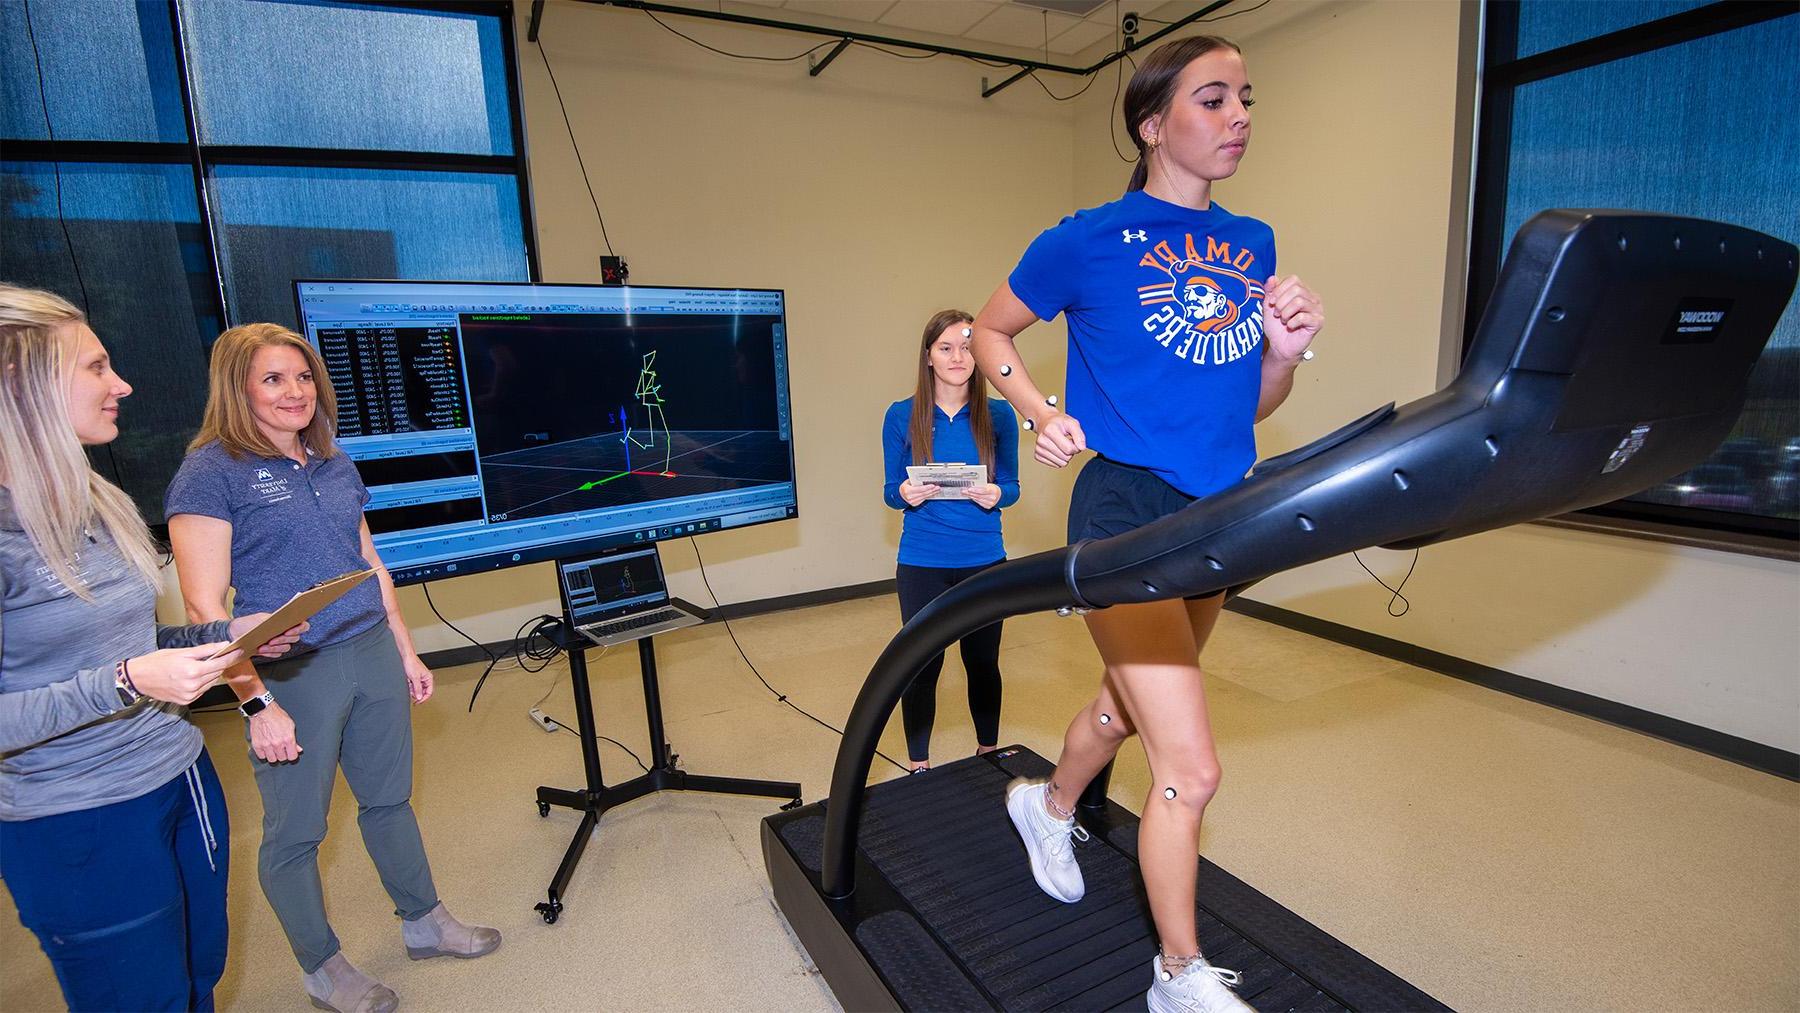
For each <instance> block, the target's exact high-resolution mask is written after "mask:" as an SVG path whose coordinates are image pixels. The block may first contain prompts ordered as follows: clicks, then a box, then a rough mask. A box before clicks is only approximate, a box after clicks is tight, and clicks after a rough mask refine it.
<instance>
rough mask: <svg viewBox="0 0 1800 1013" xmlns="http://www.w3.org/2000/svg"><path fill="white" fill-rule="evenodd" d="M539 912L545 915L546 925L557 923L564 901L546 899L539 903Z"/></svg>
mask: <svg viewBox="0 0 1800 1013" xmlns="http://www.w3.org/2000/svg"><path fill="white" fill-rule="evenodd" d="M537 912H538V914H541V915H543V916H544V924H545V925H555V924H556V919H557V916H558V915H561V914H562V902H561V901H554V900H552V901H545V902H543V903H541V904H539V905H537Z"/></svg>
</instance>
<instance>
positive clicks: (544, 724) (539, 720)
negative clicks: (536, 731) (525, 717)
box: [531, 707, 556, 732]
mask: <svg viewBox="0 0 1800 1013" xmlns="http://www.w3.org/2000/svg"><path fill="white" fill-rule="evenodd" d="M531 723H532V724H534V725H537V726H538V727H539V728H542V729H543V730H544V731H547V732H554V731H556V723H555V722H553V721H551V720H550V718H549V716H548V715H546V714H545V713H544V712H543V711H541V710H539V709H538V708H536V707H533V708H531Z"/></svg>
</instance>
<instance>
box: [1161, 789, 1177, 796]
mask: <svg viewBox="0 0 1800 1013" xmlns="http://www.w3.org/2000/svg"><path fill="white" fill-rule="evenodd" d="M1174 797H1175V789H1173V788H1164V789H1163V798H1174Z"/></svg>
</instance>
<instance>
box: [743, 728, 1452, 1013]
mask: <svg viewBox="0 0 1800 1013" xmlns="http://www.w3.org/2000/svg"><path fill="white" fill-rule="evenodd" d="M1050 770H1051V764H1050V762H1049V761H1047V760H1045V759H1044V758H1043V757H1040V756H1038V755H1037V754H1036V753H1033V752H1031V751H1030V750H1027V749H1024V748H1022V747H1009V748H1006V749H1002V750H1000V751H999V752H996V753H992V754H989V755H988V756H982V757H970V758H968V759H964V760H959V761H956V762H954V763H950V764H947V765H945V766H942V767H937V768H934V769H933V770H932V771H931V773H930V774H926V775H920V776H916V777H903V778H899V779H896V780H893V781H887V782H884V783H882V784H878V785H874V786H872V787H871V788H870V789H869V793H868V801H867V809H866V810H865V813H864V817H863V829H862V835H861V838H860V842H861V850H862V852H863V856H864V857H865V858H866V859H867V860H868V862H869V863H870V866H871V867H872V868H873V869H874V870H875V871H876V872H878V873H879V875H880V877H881V879H883V880H884V881H885V883H886V885H887V886H888V887H890V888H891V889H892V891H893V892H894V893H895V894H897V895H898V897H899V898H900V899H901V900H902V901H903V902H904V906H905V907H909V908H910V909H911V911H912V913H913V914H914V915H916V918H917V920H916V921H915V920H914V918H913V917H912V916H909V914H908V913H907V912H906V911H905V910H904V908H898V907H897V908H896V909H895V910H892V911H888V912H884V913H883V914H881V915H877V916H876V917H873V918H869V919H866V920H864V921H862V922H861V923H860V924H859V925H857V927H856V930H855V935H856V943H857V945H858V947H859V948H860V949H861V950H862V951H863V952H864V954H865V955H866V957H867V959H868V960H869V962H870V963H871V964H872V965H873V966H874V967H875V969H876V970H877V971H878V972H879V973H880V974H881V977H882V978H884V979H885V980H886V981H887V983H888V987H889V988H891V989H892V990H893V992H894V995H895V997H896V998H897V999H899V1000H900V1004H901V1005H902V1006H903V1007H904V1008H907V1009H915V1010H945V1009H1004V1010H1112V1009H1121V1010H1141V1009H1143V1008H1144V992H1145V989H1147V988H1148V987H1149V965H1150V959H1151V957H1152V956H1154V955H1155V953H1156V942H1155V935H1154V932H1153V930H1152V927H1151V922H1150V912H1149V908H1148V907H1147V906H1146V903H1145V900H1144V895H1143V891H1142V888H1141V887H1140V886H1139V878H1138V871H1137V826H1138V820H1137V817H1136V816H1134V815H1132V814H1131V813H1130V812H1129V811H1128V810H1126V809H1124V808H1123V807H1122V806H1119V805H1117V804H1114V803H1108V806H1107V810H1106V811H1105V812H1104V813H1101V814H1096V813H1092V812H1086V811H1084V812H1083V813H1082V816H1081V819H1082V823H1083V825H1084V826H1086V827H1087V828H1088V829H1089V830H1090V831H1091V832H1092V834H1093V836H1092V839H1091V840H1089V841H1087V842H1077V844H1076V849H1077V855H1078V856H1079V860H1080V862H1081V870H1082V874H1083V876H1084V878H1085V879H1086V881H1087V896H1086V897H1084V898H1083V899H1082V900H1081V902H1080V903H1077V904H1061V903H1058V902H1057V901H1055V900H1052V899H1051V898H1049V897H1047V896H1045V895H1044V893H1043V892H1042V891H1040V890H1039V889H1038V887H1037V884H1036V883H1034V882H1033V881H1032V878H1031V872H1030V870H1029V869H1028V868H1027V867H1026V864H1025V855H1024V850H1023V848H1021V846H1020V845H1019V840H1018V835H1017V834H1016V833H1015V832H1014V830H1013V827H1012V823H1011V822H1010V821H1009V820H1008V819H1007V816H1006V810H1005V807H1004V805H1003V802H1002V800H1003V798H1004V795H1005V789H1006V784H1007V782H1008V781H1010V780H1011V779H1012V778H1014V777H1044V776H1047V775H1048V774H1049V773H1050ZM823 805H824V803H815V804H814V805H810V806H807V807H805V808H803V809H798V810H795V811H793V812H789V813H781V814H779V815H777V816H772V817H770V819H769V822H770V823H771V824H772V825H773V829H775V830H776V832H777V834H778V835H779V836H780V838H781V839H782V841H783V842H784V843H785V844H786V845H787V848H788V849H789V851H790V852H791V853H792V855H793V856H794V858H795V859H797V860H798V862H799V863H800V864H802V865H804V866H806V867H807V868H808V869H809V870H816V869H817V867H818V866H817V862H818V847H819V844H818V841H819V837H820V834H821V830H822V823H823V811H822V806H823ZM1198 895H1199V904H1198V908H1199V910H1198V915H1199V928H1200V946H1201V949H1202V950H1203V951H1204V952H1205V953H1206V955H1207V959H1209V960H1210V961H1212V962H1213V963H1214V964H1216V965H1218V966H1220V967H1229V968H1234V969H1236V970H1237V971H1238V972H1239V973H1241V974H1242V975H1243V982H1242V984H1241V985H1240V986H1239V988H1238V994H1239V995H1241V996H1242V997H1243V998H1244V999H1245V1000H1246V1001H1248V1002H1249V1003H1250V1004H1251V1005H1253V1006H1255V1007H1256V1008H1257V1009H1258V1010H1260V1011H1264V1013H1268V1011H1273V1010H1342V1009H1370V1010H1402V1009H1403V1010H1426V1009H1431V1010H1441V1009H1447V1008H1448V1007H1446V1006H1444V1005H1443V1004H1442V1003H1440V1002H1438V1001H1437V1000H1435V999H1433V998H1432V997H1431V996H1429V995H1427V994H1425V993H1424V992H1422V991H1420V990H1419V989H1417V988H1414V987H1413V986H1412V985H1409V984H1407V983H1406V982H1405V981H1404V980H1402V979H1400V978H1399V977H1397V976H1396V975H1394V974H1393V973H1391V972H1389V971H1388V970H1386V969H1385V968H1383V967H1381V966H1380V965H1378V964H1376V963H1375V962H1374V961H1371V960H1369V959H1367V958H1366V957H1364V956H1362V955H1361V954H1359V953H1357V952H1356V951H1354V950H1352V949H1350V948H1349V947H1348V946H1345V945H1344V944H1343V943H1340V942H1338V941H1337V940H1336V939H1333V938H1332V937H1331V936H1329V935H1327V934H1326V933H1324V932H1322V931H1320V930H1319V929H1318V928H1316V927H1314V926H1313V925H1311V924H1309V923H1308V922H1306V921H1305V920H1304V919H1302V918H1301V917H1299V916H1298V915H1296V914H1294V913H1293V912H1291V911H1289V910H1287V909H1286V908H1284V907H1282V906H1281V905H1279V904H1277V903H1275V902H1274V901H1272V900H1270V899H1269V898H1267V897H1265V896H1263V895H1262V894H1260V893H1258V892H1257V891H1256V890H1255V889H1253V888H1251V887H1250V886H1248V885H1246V884H1245V883H1243V882H1242V881H1240V880H1239V879H1237V878H1236V877H1234V876H1232V875H1231V874H1230V873H1228V872H1226V871H1225V870H1223V869H1221V868H1219V867H1218V866H1216V865H1213V864H1212V863H1211V862H1208V861H1206V860H1205V859H1200V869H1199V889H1198ZM940 947H941V948H942V950H943V951H944V952H947V953H948V955H949V957H950V962H949V963H946V962H945V961H943V959H942V958H941V957H938V956H937V955H936V952H935V951H937V950H938V949H939V948H940ZM956 970H960V971H961V973H960V974H959V973H955V971H956ZM946 972H949V973H946Z"/></svg>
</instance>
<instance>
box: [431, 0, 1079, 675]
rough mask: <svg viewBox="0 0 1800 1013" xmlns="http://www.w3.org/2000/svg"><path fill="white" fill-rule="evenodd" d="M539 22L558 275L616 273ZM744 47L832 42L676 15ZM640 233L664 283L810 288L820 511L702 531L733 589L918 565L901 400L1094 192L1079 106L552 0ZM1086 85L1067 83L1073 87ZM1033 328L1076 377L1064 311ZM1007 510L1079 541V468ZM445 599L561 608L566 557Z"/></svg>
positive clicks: (726, 585) (798, 438) (799, 339)
mask: <svg viewBox="0 0 1800 1013" xmlns="http://www.w3.org/2000/svg"><path fill="white" fill-rule="evenodd" d="M528 6H529V5H521V6H520V11H519V14H520V19H519V24H518V29H519V30H518V39H519V44H520V53H521V58H520V63H521V74H522V77H523V97H524V108H525V118H526V130H527V133H528V135H529V142H530V153H531V172H532V186H533V191H534V194H535V198H536V211H537V225H538V238H539V253H540V256H541V257H542V264H543V276H544V280H545V281H551V282H557V281H564V282H592V281H596V280H598V277H597V276H598V273H599V263H598V257H599V256H600V254H601V253H603V252H605V251H604V247H603V245H602V242H601V235H600V229H599V227H598V225H597V224H596V221H595V218H594V212H593V207H592V205H591V204H590V202H589V199H588V195H587V191H586V189H585V187H584V186H583V184H582V179H581V174H580V171H579V169H578V168H577V166H576V162H575V159H574V155H573V150H572V148H571V146H570V141H569V134H568V131H567V129H566V128H565V127H564V125H563V120H562V116H561V113H560V112H559V111H558V109H557V105H556V99H555V95H554V94H553V93H552V90H551V86H550V79H549V78H548V77H547V76H546V74H545V71H544V62H543V60H542V59H541V58H540V57H539V55H538V52H537V49H536V47H535V46H533V45H531V44H529V43H527V42H526V41H525V38H524V31H525V16H526V13H527V10H528ZM667 20H670V21H671V23H673V24H676V25H677V26H678V27H680V28H681V29H682V30H683V31H686V32H688V33H689V34H692V35H694V36H696V37H698V38H701V39H704V40H705V41H706V42H708V43H710V44H712V45H716V46H720V47H723V48H727V49H733V50H735V51H738V52H749V53H765V54H789V53H795V52H799V51H801V50H803V49H805V48H806V47H807V45H809V44H810V43H809V42H808V41H807V40H804V39H802V38H800V37H797V36H789V35H781V34H776V33H772V32H767V31H762V30H757V29H738V28H734V27H732V26H727V25H721V24H715V23H706V22H697V21H691V20H682V19H680V18H672V19H667ZM541 38H542V41H543V44H544V48H545V50H547V52H548V54H549V58H550V64H551V67H552V68H553V69H554V70H555V73H556V80H557V83H558V84H559V85H560V87H561V91H562V96H563V99H564V101H565V102H566V103H567V106H568V111H569V119H570V121H571V122H572V123H573V125H574V132H575V138H576V140H577V142H578V143H579V144H580V150H581V157H582V159H583V160H584V161H585V163H586V166H587V172H588V175H589V177H590V179H591V180H592V182H593V186H594V191H595V193H596V194H597V195H598V197H599V200H600V206H601V209H602V210H603V211H604V212H605V214H606V226H607V230H608V232H609V233H610V235H611V237H612V243H613V246H614V248H615V249H617V250H618V251H619V252H620V253H622V254H624V255H625V257H626V258H627V259H628V261H629V262H630V265H631V280H632V281H633V282H636V283H642V284H693V285H745V286H768V287H777V288H784V289H786V290H787V297H788V323H789V330H790V334H791V343H790V363H789V368H790V371H791V377H792V393H793V406H794V425H795V448H796V456H797V459H798V460H797V463H798V469H799V488H800V500H801V501H800V518H799V520H798V521H797V522H788V523H778V524H769V525H764V526H762V527H758V528H753V529H746V530H743V531H735V532H723V533H720V534H715V535H709V536H707V537H706V538H704V539H701V540H700V550H701V552H702V553H704V555H705V558H706V563H707V574H708V576H709V577H710V578H711V582H712V586H713V588H714V589H715V590H717V591H718V593H719V596H720V598H722V599H723V600H725V601H726V602H734V601H744V600H752V599H761V598H770V597H775V596H779V595H786V594H793V593H798V592H804V591H813V590H819V589H825V588H835V587H842V586H845V585H851V584H858V583H863V582H867V581H874V580H881V579H884V578H889V577H892V576H893V565H894V553H895V550H896V548H897V546H898V543H899V515H898V514H896V513H894V512H893V511H891V510H888V509H887V508H886V507H885V506H883V505H882V502H881V489H880V485H881V480H882V479H881V441H880V432H881V418H882V413H883V411H884V410H885V409H886V408H887V406H888V404H890V403H891V402H893V401H894V400H896V399H898V398H901V397H905V396H909V395H910V393H911V384H912V382H913V372H912V368H913V367H912V364H913V361H914V360H913V355H914V354H915V352H916V348H917V343H918V340H919V337H920V328H921V327H922V326H923V325H924V322H925V320H926V318H927V317H929V316H930V314H931V313H932V312H934V311H935V310H937V309H940V308H942V307H944V306H947V305H956V306H962V307H965V308H967V309H969V310H970V311H971V312H973V311H975V310H977V309H979V308H980V306H981V304H982V303H983V302H984V301H985V300H986V299H987V296H988V294H989V293H991V292H992V291H993V289H994V287H995V286H996V285H998V284H999V282H1000V281H1001V280H1002V279H1004V278H1005V276H1006V272H1007V271H1008V270H1009V269H1010V268H1011V267H1012V265H1013V263H1014V262H1015V260H1016V259H1017V257H1018V254H1019V252H1020V251H1021V250H1023V249H1024V246H1025V244H1026V243H1027V242H1029V241H1030V239H1031V237H1032V236H1034V235H1036V233H1037V232H1038V231H1039V230H1040V229H1042V228H1044V227H1046V226H1047V225H1049V224H1051V223H1053V222H1055V221H1056V219H1057V218H1058V217H1059V216H1061V215H1063V214H1065V213H1067V212H1068V210H1069V195H1070V193H1071V191H1072V185H1071V178H1072V174H1073V167H1072V165H1071V160H1070V151H1071V137H1070V127H1069V124H1070V122H1071V118H1072V116H1073V114H1074V113H1073V109H1072V107H1070V106H1068V105H1059V104H1056V103H1053V102H1051V101H1050V100H1049V99H1047V98H1045V97H1044V95H1043V93H1042V92H1041V91H1040V90H1039V89H1037V88H1035V87H1032V86H1030V85H1029V83H1024V82H1022V85H1023V86H1021V87H1013V88H1011V89H1008V90H1007V91H1005V92H1002V93H1001V94H1000V95H998V96H996V97H995V98H993V99H990V100H984V99H982V98H981V96H980V91H981V77H982V75H983V74H993V73H994V71H992V70H991V69H987V68H981V67H977V66H975V65H973V64H969V63H967V62H963V61H956V60H949V59H936V60H931V61H915V60H903V59H897V58H894V57H890V56H885V55H882V54H879V53H873V52H870V51H867V50H862V49H851V50H848V51H846V52H845V53H844V54H843V55H842V56H840V57H839V58H838V59H837V61H836V62H834V63H833V64H832V65H831V67H830V69H829V70H827V71H826V72H825V73H824V74H822V75H821V76H819V77H817V78H813V77H809V76H808V75H807V73H806V69H807V67H806V63H805V62H804V61H801V62H798V63H780V64H769V63H749V62H745V61H738V60H731V59H728V58H725V57H722V56H717V55H714V54H711V53H708V52H705V51H703V50H700V49H698V48H696V47H694V46H692V45H691V44H689V43H687V42H684V41H682V40H680V39H678V38H676V37H674V36H673V35H670V34H669V33H667V32H665V31H664V30H663V29H661V28H659V27H657V26H656V25H655V24H654V23H653V22H651V21H650V20H649V19H648V18H647V17H645V16H644V15H643V14H641V13H637V12H633V11H622V10H616V9H611V8H602V7H591V6H579V5H574V4H569V3H557V2H552V3H551V4H550V5H549V7H548V9H547V12H546V16H545V21H544V28H543V32H542V35H541ZM1064 90H1067V88H1066V86H1065V88H1064ZM1032 339H1033V340H1031V341H1030V342H1028V343H1026V347H1025V351H1026V353H1027V361H1028V364H1029V365H1030V367H1031V368H1032V369H1033V370H1034V371H1039V372H1043V373H1045V374H1046V375H1052V376H1060V375H1061V374H1062V361H1063V348H1062V343H1063V331H1062V327H1061V325H1060V324H1056V325H1045V326H1042V327H1039V328H1038V329H1037V330H1036V331H1034V332H1033V333H1032ZM1023 484H1024V490H1023V498H1022V500H1021V502H1020V503H1019V505H1017V506H1015V507H1013V508H1012V509H1009V510H1008V511H1007V512H1006V515H1005V520H1006V528H1007V542H1008V547H1009V548H1010V549H1011V551H1012V552H1013V553H1014V554H1020V553H1024V552H1030V551H1036V550H1040V549H1044V548H1049V547H1051V546H1054V545H1060V544H1061V543H1062V524H1063V514H1062V506H1063V504H1064V503H1066V502H1067V498H1068V497H1067V489H1066V477H1065V476H1061V475H1051V474H1047V473H1046V472H1044V470H1042V469H1037V470H1035V471H1033V472H1031V473H1029V474H1028V475H1027V476H1026V478H1025V481H1024V483H1023ZM664 560H665V563H666V565H667V566H668V567H669V570H670V573H671V581H672V583H673V585H674V589H675V592H676V593H677V594H679V595H681V596H683V597H687V598H689V599H690V600H693V601H695V602H698V603H702V604H704V603H706V602H707V601H708V597H707V594H706V591H705V589H704V588H703V587H702V586H701V583H700V580H699V579H698V575H697V571H696V570H695V568H694V557H693V552H692V549H690V548H689V546H688V544H687V543H685V542H677V543H673V544H670V545H667V546H665V551H664ZM431 593H432V597H433V599H434V600H435V601H436V603H437V604H438V606H439V608H440V609H442V610H443V611H444V612H445V613H446V614H447V615H448V616H450V618H451V619H452V620H453V621H456V622H457V624H458V625H459V626H463V627H464V628H465V629H466V630H468V632H470V633H471V634H473V635H474V636H476V637H477V638H478V639H481V640H483V641H495V640H504V639H508V638H510V637H511V636H512V634H513V632H514V630H515V628H516V627H517V626H518V625H519V623H520V622H522V621H523V620H525V619H527V618H529V617H530V616H532V615H535V614H537V613H539V612H542V611H554V610H555V608H556V604H555V584H554V577H553V575H552V571H551V569H550V567H549V566H548V564H544V565H539V566H527V567H521V568H518V569H515V570H509V571H502V572H500V573H496V574H491V575H485V576H478V577H467V578H462V579H458V580H451V581H443V582H439V583H435V584H433V585H432V592H431ZM402 597H403V602H404V604H405V606H406V611H407V615H408V618H409V620H411V621H412V622H413V624H414V629H415V631H416V632H415V636H416V637H417V639H418V642H419V646H420V648H421V649H422V650H435V649H442V648H447V647H454V646H457V645H459V644H461V643H463V642H462V641H461V640H459V639H458V638H457V637H456V636H455V635H454V634H453V633H451V632H450V631H449V630H447V629H446V628H444V627H443V626H442V625H440V624H438V623H437V621H436V619H435V618H434V617H433V616H432V615H431V613H430V612H429V611H428V610H427V609H426V608H425V606H424V599H423V597H422V596H421V592H420V591H418V590H417V589H403V591H402Z"/></svg>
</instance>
